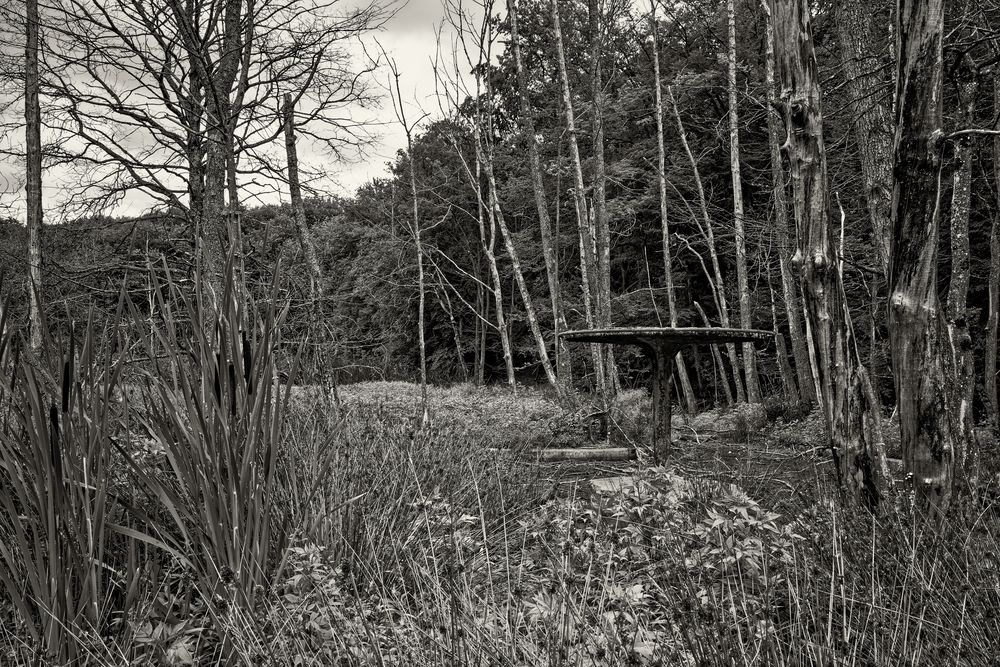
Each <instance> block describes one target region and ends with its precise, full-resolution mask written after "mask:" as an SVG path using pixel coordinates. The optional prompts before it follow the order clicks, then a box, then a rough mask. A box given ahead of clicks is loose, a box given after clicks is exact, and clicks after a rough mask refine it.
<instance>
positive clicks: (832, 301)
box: [770, 0, 885, 509]
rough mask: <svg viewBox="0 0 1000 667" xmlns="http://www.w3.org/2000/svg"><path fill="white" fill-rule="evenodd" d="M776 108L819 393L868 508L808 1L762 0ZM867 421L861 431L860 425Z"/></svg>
mask: <svg viewBox="0 0 1000 667" xmlns="http://www.w3.org/2000/svg"><path fill="white" fill-rule="evenodd" d="M770 2H771V5H770V6H771V15H772V17H773V19H774V50H775V64H776V70H777V75H778V76H777V78H778V80H779V82H780V83H781V95H780V98H779V99H780V102H779V105H780V107H781V111H782V116H783V119H784V123H785V129H786V140H785V144H786V146H787V147H788V157H789V165H790V167H791V174H792V185H793V191H794V195H795V197H794V203H795V206H794V209H795V220H796V227H797V230H798V249H797V251H796V253H795V257H794V259H793V262H795V263H797V264H799V266H800V275H801V281H802V288H803V293H804V295H805V305H806V312H807V322H808V323H809V324H810V326H809V333H810V336H811V337H812V339H813V344H814V349H815V353H816V356H817V361H818V363H817V368H816V370H817V371H818V374H819V375H818V379H819V385H820V397H821V399H822V408H823V416H824V418H825V421H826V427H827V431H828V433H829V442H830V448H831V453H832V454H833V457H834V461H835V463H836V465H837V472H838V476H839V479H840V483H841V484H842V485H844V486H846V487H847V488H848V489H849V490H850V492H851V493H852V495H853V496H854V497H855V498H857V499H859V500H862V501H864V502H865V503H866V504H867V505H868V507H869V508H872V509H874V507H875V506H876V504H877V503H878V500H879V497H880V495H881V493H882V491H881V489H880V486H881V485H883V484H884V483H885V481H884V480H877V479H876V470H877V469H878V467H877V466H874V465H873V461H874V460H875V458H876V456H877V454H878V453H877V451H875V448H876V445H877V443H875V442H873V440H874V439H876V438H877V435H876V434H875V433H874V431H873V426H874V425H875V424H877V423H878V417H879V415H878V409H877V406H874V405H870V404H868V400H867V398H866V393H865V392H864V387H863V379H864V378H863V373H862V372H861V371H862V366H861V360H860V354H859V352H858V348H857V341H856V340H855V337H854V331H853V327H852V325H851V320H850V313H849V312H848V310H847V305H846V295H845V293H844V287H843V281H842V275H841V268H840V264H841V262H840V260H839V258H838V252H837V246H836V243H835V240H834V232H833V229H832V228H831V226H830V224H829V201H828V198H827V171H826V152H825V147H824V144H823V112H822V96H821V91H820V86H819V78H818V72H817V68H816V54H815V51H814V47H813V41H812V29H811V26H810V7H809V2H808V0H793V1H791V2H785V1H781V0H770ZM866 426H867V428H866Z"/></svg>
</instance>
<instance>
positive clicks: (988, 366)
mask: <svg viewBox="0 0 1000 667" xmlns="http://www.w3.org/2000/svg"><path fill="white" fill-rule="evenodd" d="M993 114H994V117H1000V79H998V77H997V74H996V73H994V77H993ZM993 180H994V184H993V187H994V189H995V191H996V200H995V202H996V206H997V210H996V211H994V213H993V222H992V225H991V226H990V278H989V312H988V319H987V325H986V351H985V356H986V359H985V362H984V363H985V369H984V371H983V384H984V390H985V392H986V412H987V416H988V417H989V420H990V423H991V425H992V426H993V428H994V429H997V428H998V426H1000V424H998V423H997V416H998V411H1000V410H998V405H997V335H998V334H1000V134H998V135H994V137H993Z"/></svg>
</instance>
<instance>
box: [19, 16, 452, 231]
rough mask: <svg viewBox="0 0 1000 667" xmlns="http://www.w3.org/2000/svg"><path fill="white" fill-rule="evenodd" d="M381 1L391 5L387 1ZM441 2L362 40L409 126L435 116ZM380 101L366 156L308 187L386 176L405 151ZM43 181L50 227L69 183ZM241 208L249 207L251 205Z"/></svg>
mask: <svg viewBox="0 0 1000 667" xmlns="http://www.w3.org/2000/svg"><path fill="white" fill-rule="evenodd" d="M0 1H2V0H0ZM386 1H387V2H391V1H392V0H386ZM340 2H343V3H344V4H343V5H341V7H344V6H347V7H351V6H354V5H362V4H367V0H340ZM441 3H442V0H408V2H405V3H404V2H403V0H400V2H399V9H398V11H397V12H396V13H395V15H394V16H393V17H392V18H391V19H389V21H388V22H387V23H386V25H385V26H384V27H383V28H382V30H381V31H379V32H377V33H375V34H374V35H372V36H371V37H372V39H367V40H366V45H365V48H366V49H368V50H369V52H370V53H378V50H379V47H378V46H377V45H376V43H375V41H374V40H376V39H377V41H378V44H381V45H382V47H384V48H385V50H386V51H387V53H388V55H389V56H390V57H392V58H394V59H395V60H396V62H397V64H398V66H399V69H400V73H401V80H400V85H401V88H402V95H403V98H404V101H405V102H406V104H407V116H408V120H409V121H410V122H412V121H413V120H415V119H417V118H419V117H420V116H421V114H422V112H423V111H427V112H432V113H434V114H436V113H437V102H436V101H435V99H434V97H435V86H434V74H433V70H432V65H431V61H432V59H433V58H434V56H435V52H436V33H435V29H436V26H438V25H439V24H440V23H441V21H442V18H443V15H444V10H443V8H442V4H441ZM338 4H339V3H338ZM357 52H358V57H359V59H360V58H363V55H362V54H363V52H364V49H362V48H361V47H360V46H359V47H358V48H357ZM387 77H388V72H387V71H384V70H383V71H380V72H379V73H378V75H377V81H376V83H377V85H378V86H379V87H380V88H382V89H385V88H386V87H387V85H388V78H387ZM384 97H385V99H384V100H383V103H382V105H381V108H376V109H367V110H363V111H362V112H361V113H362V114H363V117H364V118H366V119H371V120H373V121H374V128H373V134H374V135H376V136H377V137H378V139H377V140H376V142H375V143H374V144H373V145H372V146H371V147H370V148H369V149H368V150H367V151H366V155H364V156H361V157H358V156H354V157H349V161H348V162H345V163H342V164H336V163H334V164H332V165H327V168H328V171H329V172H331V173H332V174H334V175H335V177H334V180H332V181H330V182H315V183H313V186H314V187H316V188H317V189H320V190H322V191H326V192H329V193H330V194H351V193H353V191H354V190H355V189H356V188H357V187H358V186H359V185H361V184H363V183H365V182H367V181H369V180H371V179H372V178H374V177H377V176H381V175H384V174H385V173H386V163H387V162H389V161H391V160H393V158H394V156H395V154H396V151H397V150H398V149H399V148H402V147H405V145H406V138H405V134H404V133H403V130H402V128H401V127H400V126H399V124H398V123H397V122H396V117H395V114H394V113H393V107H392V103H391V101H390V99H389V97H388V92H387V90H385V95H384ZM21 111H22V108H21V103H20V101H19V103H18V104H17V105H16V108H15V109H11V112H12V113H13V112H17V113H20V112H21ZM43 113H44V109H43ZM0 139H2V140H3V141H4V143H6V144H7V145H11V144H21V143H22V142H23V131H19V133H18V136H14V137H4V138H0ZM299 152H300V155H301V156H302V158H303V159H304V160H306V161H309V160H317V159H318V160H329V159H331V158H330V157H328V156H326V155H322V154H318V153H316V151H315V148H313V147H311V146H309V145H307V144H305V142H301V141H300V146H299ZM18 162H19V161H14V162H13V163H10V162H8V163H6V164H5V163H3V162H2V161H0V215H5V214H11V215H13V216H14V217H16V218H19V219H23V201H24V189H23V188H24V181H23V166H22V165H21V164H19V163H18ZM44 179H45V200H46V201H45V206H46V218H47V219H48V220H49V221H50V222H55V221H56V218H57V212H56V211H55V210H53V209H52V208H51V207H52V206H54V204H55V202H56V197H57V195H58V194H60V193H61V192H65V191H66V188H67V186H72V185H73V184H72V183H70V182H68V180H67V179H68V172H67V171H66V170H65V169H63V170H60V169H50V170H47V171H46V173H45V174H44ZM280 197H281V199H282V200H287V197H288V194H287V192H284V188H283V189H282V193H281V195H280ZM268 199H269V200H271V201H273V200H274V199H275V198H274V196H272V197H270V198H268ZM258 201H259V200H258ZM247 203H248V204H252V202H251V201H248V202H247ZM150 205H151V201H150V200H146V199H144V198H143V197H141V196H130V197H129V198H128V199H127V200H126V202H125V203H124V204H123V205H122V206H121V207H119V208H118V209H116V210H114V211H106V213H110V214H114V215H132V214H139V213H142V212H144V211H145V210H147V209H148V208H149V207H150Z"/></svg>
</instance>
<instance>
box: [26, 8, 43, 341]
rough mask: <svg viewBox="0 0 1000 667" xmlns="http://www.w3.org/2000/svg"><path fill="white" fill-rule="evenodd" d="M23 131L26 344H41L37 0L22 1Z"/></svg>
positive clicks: (40, 212) (40, 147) (40, 197)
mask: <svg viewBox="0 0 1000 667" xmlns="http://www.w3.org/2000/svg"><path fill="white" fill-rule="evenodd" d="M24 28H25V40H24V134H25V181H26V182H25V188H24V190H25V198H26V202H25V203H26V208H27V224H28V257H27V259H28V292H29V293H28V303H29V304H30V325H31V338H30V345H31V349H32V350H33V351H34V352H36V353H37V352H39V351H40V350H41V347H42V303H41V294H42V239H41V232H42V111H41V105H40V104H39V101H38V94H39V88H40V86H39V79H38V28H39V23H38V0H27V2H26V3H25V22H24Z"/></svg>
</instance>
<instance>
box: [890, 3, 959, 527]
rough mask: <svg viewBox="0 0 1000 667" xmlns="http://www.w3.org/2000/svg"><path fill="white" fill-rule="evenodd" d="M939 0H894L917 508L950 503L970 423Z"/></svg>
mask: <svg viewBox="0 0 1000 667" xmlns="http://www.w3.org/2000/svg"><path fill="white" fill-rule="evenodd" d="M943 33H944V0H900V1H899V4H898V8H897V17H896V38H897V48H898V53H897V67H896V94H895V95H896V96H895V105H894V106H895V112H896V113H895V137H894V140H893V176H894V178H893V196H892V229H893V233H892V253H891V256H890V262H889V278H890V280H889V284H890V293H889V341H890V347H891V350H892V375H893V380H894V383H895V387H896V403H897V410H898V412H899V427H900V443H901V445H902V449H903V464H904V467H905V469H906V471H907V473H909V475H911V476H912V482H913V486H914V495H915V497H916V501H917V504H918V506H919V507H920V508H921V509H923V510H924V511H925V512H927V513H928V514H930V515H934V516H940V515H942V514H943V513H944V511H945V510H946V509H947V507H948V505H949V502H950V501H951V498H952V495H953V491H954V486H955V482H956V477H957V475H956V462H958V461H959V460H961V459H962V457H963V452H964V448H965V446H966V443H967V439H968V435H969V434H968V433H967V432H966V431H965V429H966V428H967V427H968V422H967V421H965V420H964V419H962V418H961V417H960V408H959V405H958V403H959V402H960V400H959V397H958V396H957V395H956V385H957V375H956V374H957V369H956V366H955V360H956V359H957V358H958V354H957V351H956V349H955V345H956V341H954V340H951V339H950V336H949V332H948V330H947V326H946V324H945V322H944V319H945V318H944V317H942V315H944V313H941V312H940V305H939V298H938V293H937V288H938V286H937V277H938V276H937V259H938V241H939V238H938V237H939V226H940V220H939V216H940V196H941V152H942V148H943V142H944V141H945V136H944V132H943V130H942V97H943V50H942V38H943Z"/></svg>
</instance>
